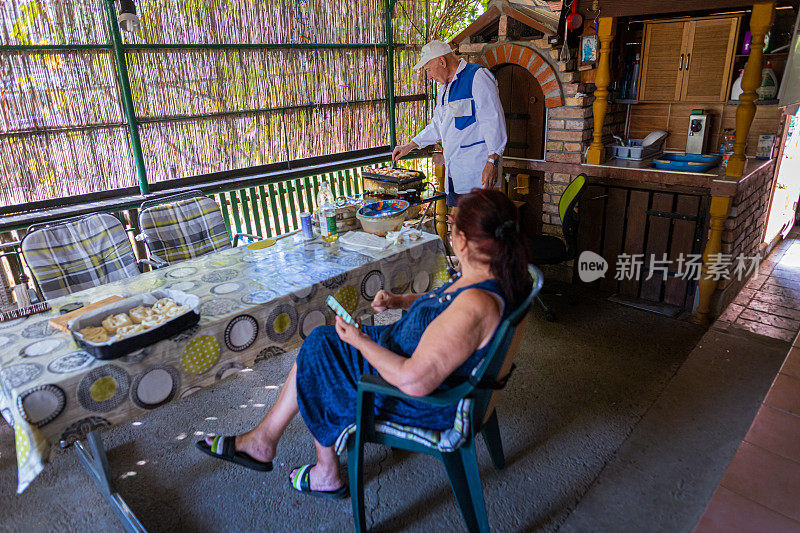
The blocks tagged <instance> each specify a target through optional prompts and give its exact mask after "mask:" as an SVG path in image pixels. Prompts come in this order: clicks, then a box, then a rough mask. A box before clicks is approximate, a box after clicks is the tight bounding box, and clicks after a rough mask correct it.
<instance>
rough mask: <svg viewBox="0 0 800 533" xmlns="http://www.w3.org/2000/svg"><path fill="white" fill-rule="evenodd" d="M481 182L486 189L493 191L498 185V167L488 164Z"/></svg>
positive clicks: (485, 166) (484, 168)
mask: <svg viewBox="0 0 800 533" xmlns="http://www.w3.org/2000/svg"><path fill="white" fill-rule="evenodd" d="M481 182H482V183H483V188H484V189H493V188H494V186H495V184H496V183H497V167H496V166H494V165H493V164H491V163H489V162H488V161H487V162H486V165H484V167H483V174H482V175H481Z"/></svg>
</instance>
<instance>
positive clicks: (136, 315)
mask: <svg viewBox="0 0 800 533" xmlns="http://www.w3.org/2000/svg"><path fill="white" fill-rule="evenodd" d="M128 314H129V315H130V316H131V320H133V323H134V324H141V323H142V322H143V321H145V320H147V319H149V318H152V317H153V315H154V314H155V311H153V308H152V307H148V306H146V305H140V306H139V307H134V308H133V309H131V310H130V311H128Z"/></svg>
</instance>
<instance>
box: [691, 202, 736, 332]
mask: <svg viewBox="0 0 800 533" xmlns="http://www.w3.org/2000/svg"><path fill="white" fill-rule="evenodd" d="M730 209H731V198H725V197H722V196H714V197H713V198H711V206H710V207H709V209H708V214H709V215H710V216H711V220H710V222H709V229H708V242H707V243H706V249H705V250H704V251H703V271H702V274H701V276H700V281H699V282H698V289H699V296H698V302H697V316H696V317H695V321H696V322H698V323H701V324H705V323H707V322H708V321H709V313H710V311H711V297H712V296H713V295H714V290H715V289H716V288H717V282H716V280H714V279H712V278H710V277H709V276H708V271H709V268H710V266H711V264H712V263H711V261H709V259H710V258H711V256H714V255H715V254H719V253H720V252H721V251H722V230H723V229H724V228H725V220H726V219H727V218H728V212H729V211H730Z"/></svg>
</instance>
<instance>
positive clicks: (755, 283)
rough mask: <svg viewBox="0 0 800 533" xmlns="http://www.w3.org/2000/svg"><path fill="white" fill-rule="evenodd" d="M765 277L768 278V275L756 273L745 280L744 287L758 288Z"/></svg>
mask: <svg viewBox="0 0 800 533" xmlns="http://www.w3.org/2000/svg"><path fill="white" fill-rule="evenodd" d="M767 278H769V276H766V275H764V274H758V275H757V276H753V277H752V278H750V279H749V280H748V281H747V283H745V284H744V288H745V289H751V290H756V289H760V288H761V286H762V285H763V284H764V282H765V281H767Z"/></svg>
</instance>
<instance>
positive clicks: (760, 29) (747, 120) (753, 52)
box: [727, 2, 775, 178]
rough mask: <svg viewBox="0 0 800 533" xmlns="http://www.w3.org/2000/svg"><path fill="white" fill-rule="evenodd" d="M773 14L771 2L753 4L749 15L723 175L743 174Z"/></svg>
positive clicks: (734, 176)
mask: <svg viewBox="0 0 800 533" xmlns="http://www.w3.org/2000/svg"><path fill="white" fill-rule="evenodd" d="M774 16H775V2H769V3H766V4H755V5H754V6H753V14H752V16H751V17H750V34H751V35H752V36H753V38H752V40H751V41H750V56H749V57H748V58H747V65H746V66H745V69H744V76H742V95H741V96H740V97H739V107H737V108H736V144H735V145H734V148H733V155H731V157H730V159H729V160H728V168H727V176H728V177H731V178H741V177H742V174H744V165H745V162H746V161H747V158H746V157H745V155H744V149H745V145H746V144H747V134H748V133H750V125H751V124H752V123H753V117H755V116H756V105H755V104H754V103H753V102H755V101H756V100H757V99H758V94H756V89H758V88H759V87H761V69H762V58H763V53H764V36H765V35H766V34H767V32H768V31H769V28H770V27H771V26H772V20H773V18H774Z"/></svg>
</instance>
